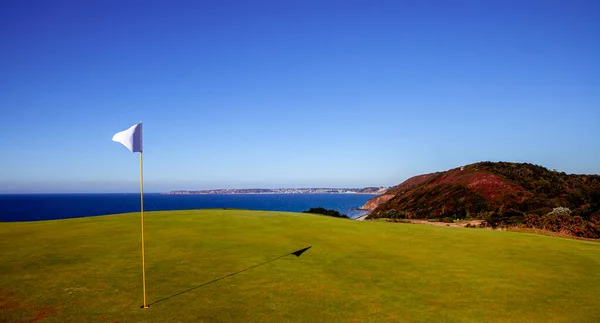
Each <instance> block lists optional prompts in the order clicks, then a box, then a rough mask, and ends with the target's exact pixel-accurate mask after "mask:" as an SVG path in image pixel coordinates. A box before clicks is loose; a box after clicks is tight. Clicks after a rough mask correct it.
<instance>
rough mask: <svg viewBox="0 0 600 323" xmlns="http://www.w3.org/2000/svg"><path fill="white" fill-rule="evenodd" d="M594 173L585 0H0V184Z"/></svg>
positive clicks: (598, 127) (594, 53)
mask: <svg viewBox="0 0 600 323" xmlns="http://www.w3.org/2000/svg"><path fill="white" fill-rule="evenodd" d="M139 121H143V122H144V151H145V152H144V175H145V187H146V190H147V191H149V192H160V191H166V190H175V189H207V188H228V187H240V188H245V187H262V188H273V187H323V186H326V187H362V186H389V185H395V184H398V183H400V182H402V181H403V180H405V179H407V178H408V177H410V176H413V175H417V174H422V173H427V172H433V171H439V170H446V169H449V168H454V167H457V166H460V165H464V164H470V163H473V162H478V161H484V160H491V161H500V160H502V161H516V162H531V163H534V164H539V165H542V166H545V167H548V168H550V169H557V170H560V171H565V172H567V173H596V174H598V173H600V2H599V1H577V0H574V1H573V0H558V1H545V0H543V1H506V0H502V1H479V0H476V1H410V2H409V1H349V0H346V1H326V0H319V1H309V0H303V1H280V0H277V1H235V2H232V1H222V0H219V1H210V2H209V1H187V2H181V1H163V2H156V1H110V0H101V1H59V0H56V1H2V2H1V3H0V139H1V140H0V192H2V193H19V192H135V191H137V190H138V187H137V185H138V162H139V156H138V154H133V153H130V152H129V151H127V149H126V148H125V147H123V146H121V145H120V144H118V143H115V142H112V141H111V138H112V136H113V134H114V133H116V132H118V131H121V130H124V129H126V128H128V127H130V126H131V125H133V124H135V123H137V122H139Z"/></svg>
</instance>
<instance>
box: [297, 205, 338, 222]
mask: <svg viewBox="0 0 600 323" xmlns="http://www.w3.org/2000/svg"><path fill="white" fill-rule="evenodd" d="M302 213H312V214H323V215H327V216H332V217H335V218H346V219H347V218H348V216H347V215H346V214H341V213H340V212H338V211H336V210H328V209H325V208H322V207H314V208H311V209H310V210H308V211H302Z"/></svg>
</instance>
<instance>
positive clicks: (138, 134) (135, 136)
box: [112, 122, 148, 308]
mask: <svg viewBox="0 0 600 323" xmlns="http://www.w3.org/2000/svg"><path fill="white" fill-rule="evenodd" d="M112 140H113V141H115V142H119V143H121V144H123V146H125V147H127V149H129V150H130V151H131V152H133V153H140V215H141V220H142V284H143V293H144V305H143V306H142V308H148V303H147V302H146V253H145V252H144V245H145V242H144V166H143V165H144V163H143V160H142V155H143V152H142V123H141V122H140V123H138V124H135V125H133V126H131V127H129V129H127V130H123V131H121V132H117V133H116V134H115V135H114V136H113V138H112Z"/></svg>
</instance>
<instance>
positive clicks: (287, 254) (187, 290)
mask: <svg viewBox="0 0 600 323" xmlns="http://www.w3.org/2000/svg"><path fill="white" fill-rule="evenodd" d="M311 247H312V246H310V247H306V248H304V249H300V250H297V251H294V252H291V253H286V254H285V255H283V256H279V257H277V258H273V259H271V260H267V261H265V262H263V263H260V264H258V265H254V266H251V267H248V268H246V269H242V270H240V271H236V272H234V273H232V274H229V275H225V276H223V277H219V278H217V279H214V280H211V281H209V282H206V283H203V284H200V285H198V286H194V287H192V288H190V289H186V290H184V291H183V292H179V293H177V294H174V295H171V296H168V297H165V298H163V299H160V300H158V301H156V302H153V303H150V304H148V306H151V305H154V304H158V303H160V302H162V301H166V300H168V299H171V298H173V297H175V296H179V295H182V294H185V293H187V292H191V291H193V290H195V289H198V288H200V287H204V286H206V285H210V284H212V283H216V282H218V281H219V280H223V279H225V278H228V277H231V276H235V275H237V274H240V273H243V272H245V271H248V270H250V269H253V268H256V267H259V266H262V265H266V264H268V263H270V262H273V261H275V260H278V259H281V258H283V257H286V256H291V255H294V256H296V257H300V255H301V254H303V253H304V252H305V251H306V250H308V249H310V248H311Z"/></svg>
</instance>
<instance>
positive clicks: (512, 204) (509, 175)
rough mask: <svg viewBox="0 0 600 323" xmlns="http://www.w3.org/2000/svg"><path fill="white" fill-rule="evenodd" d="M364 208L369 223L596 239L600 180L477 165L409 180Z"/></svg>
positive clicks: (516, 167) (512, 165) (505, 165)
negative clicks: (469, 225)
mask: <svg viewBox="0 0 600 323" xmlns="http://www.w3.org/2000/svg"><path fill="white" fill-rule="evenodd" d="M363 208H364V209H368V210H371V211H372V212H371V214H370V215H369V218H408V219H431V218H438V219H444V218H454V219H456V218H461V219H462V218H476V219H484V220H486V223H487V224H488V225H490V226H505V225H524V226H529V227H540V228H542V229H549V230H555V231H560V230H568V231H571V232H572V231H577V230H579V231H582V230H583V231H585V232H586V233H581V232H579V231H578V232H579V233H577V235H580V236H589V237H596V238H598V237H600V175H568V174H565V173H564V172H558V171H551V170H548V169H546V168H544V167H541V166H537V165H532V164H523V163H507V162H498V163H493V162H481V163H476V164H471V165H467V166H463V167H460V168H455V169H451V170H448V171H445V172H438V173H432V174H425V175H419V176H415V177H412V178H410V179H408V180H406V181H405V182H403V183H402V184H400V185H398V186H395V187H393V188H391V189H390V190H389V191H387V192H386V193H385V194H384V195H380V196H378V197H376V198H374V199H371V200H370V201H368V202H367V203H366V204H365V205H364V206H363ZM553 212H554V213H553ZM553 215H558V218H557V217H556V216H553ZM557 221H558V222H560V223H558V222H557ZM573 221H574V222H576V223H575V224H573V223H571V222H573ZM542 222H543V223H542ZM564 226H568V228H567V229H565V228H564ZM577 226H579V227H580V228H579V229H576V228H575V227H577ZM580 229H581V230H580Z"/></svg>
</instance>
